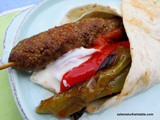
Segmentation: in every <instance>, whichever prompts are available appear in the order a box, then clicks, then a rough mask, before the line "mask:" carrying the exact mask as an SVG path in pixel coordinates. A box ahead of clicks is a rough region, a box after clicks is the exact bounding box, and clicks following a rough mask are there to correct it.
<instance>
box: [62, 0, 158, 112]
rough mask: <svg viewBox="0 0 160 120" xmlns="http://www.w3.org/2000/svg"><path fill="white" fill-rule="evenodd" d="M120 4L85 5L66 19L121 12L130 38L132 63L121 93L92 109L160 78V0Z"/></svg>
mask: <svg viewBox="0 0 160 120" xmlns="http://www.w3.org/2000/svg"><path fill="white" fill-rule="evenodd" d="M117 8H119V9H117V10H115V9H112V8H111V7H109V6H102V5H96V7H95V5H86V6H81V7H78V8H74V9H72V10H71V11H69V12H68V13H67V15H66V16H65V18H64V19H63V21H62V24H64V23H68V22H73V21H76V20H79V19H83V17H84V16H85V17H103V18H105V17H110V16H111V15H116V16H121V17H122V18H123V23H124V27H125V30H126V33H127V35H128V38H129V42H130V51H131V57H132V64H131V68H130V71H129V74H128V76H127V78H126V80H125V84H124V86H123V89H122V91H121V93H119V94H117V95H115V96H113V97H111V98H103V99H99V100H96V101H94V102H92V103H90V104H89V105H88V107H87V112H89V113H95V112H99V111H101V110H103V109H106V108H110V107H112V106H114V105H117V104H119V103H121V102H122V101H124V100H125V99H127V98H129V97H131V96H133V95H134V94H136V93H138V92H139V91H141V90H143V89H148V88H149V87H151V86H153V85H155V84H157V83H159V82H160V62H159V61H160V2H157V1H156V0H123V3H122V7H117ZM118 11H121V12H118ZM94 13H96V14H94ZM101 13H102V14H101ZM104 13H105V14H104ZM85 14H87V15H85Z"/></svg>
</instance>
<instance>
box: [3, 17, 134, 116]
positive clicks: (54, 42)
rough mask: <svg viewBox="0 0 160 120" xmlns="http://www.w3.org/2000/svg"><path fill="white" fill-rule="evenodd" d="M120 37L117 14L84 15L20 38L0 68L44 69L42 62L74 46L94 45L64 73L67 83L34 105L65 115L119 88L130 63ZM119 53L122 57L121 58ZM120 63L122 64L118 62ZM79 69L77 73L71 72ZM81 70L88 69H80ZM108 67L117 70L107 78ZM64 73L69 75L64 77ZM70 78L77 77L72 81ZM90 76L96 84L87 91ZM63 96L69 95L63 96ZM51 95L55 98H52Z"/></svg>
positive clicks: (120, 25)
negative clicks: (74, 20)
mask: <svg viewBox="0 0 160 120" xmlns="http://www.w3.org/2000/svg"><path fill="white" fill-rule="evenodd" d="M123 40H127V37H126V34H125V30H124V28H123V24H122V19H121V18H119V17H112V18H109V19H103V18H86V19H83V20H80V21H77V22H74V23H68V24H65V25H62V26H59V27H54V28H52V29H49V30H48V31H45V32H42V33H40V34H38V35H35V36H33V37H30V38H27V39H25V40H22V41H21V42H19V43H18V44H17V45H16V46H15V47H14V48H13V49H12V51H11V53H10V56H9V63H8V64H7V65H4V66H2V67H1V68H4V67H9V66H14V67H15V68H17V69H21V70H25V71H33V70H34V71H36V70H41V69H44V68H45V66H47V65H48V64H50V63H51V62H54V61H56V60H58V59H59V58H60V57H61V56H63V55H64V54H66V53H67V52H69V51H70V50H73V49H75V48H79V47H84V48H87V49H90V48H92V47H94V48H95V49H97V50H98V52H95V53H94V54H93V55H92V57H91V58H90V59H88V60H87V61H86V62H84V63H82V64H81V65H80V66H79V67H77V68H76V67H75V68H73V69H72V70H71V71H69V72H68V73H67V74H68V75H67V74H66V78H64V79H65V81H66V82H67V84H69V86H65V84H64V81H61V83H60V86H61V92H59V93H58V94H57V95H56V96H54V97H53V98H50V100H49V101H50V102H47V101H44V102H42V103H41V105H40V106H39V107H38V108H37V113H48V112H51V113H53V114H54V115H57V116H58V117H63V118H64V117H69V116H70V115H72V114H74V113H76V112H78V111H80V110H81V109H83V108H84V107H86V106H87V104H88V103H89V102H92V101H93V100H96V99H99V98H102V97H104V96H107V95H112V94H113V93H118V92H120V91H121V89H122V87H123V84H124V80H125V78H126V76H127V74H128V71H129V68H130V67H129V66H130V65H129V64H130V63H131V59H130V53H129V43H128V42H127V41H126V42H121V41H123ZM122 56H126V57H124V58H123V57H122ZM106 61H107V62H106ZM121 61H122V62H121ZM120 64H124V65H121V66H120ZM111 66H112V67H111ZM83 67H84V68H83ZM75 69H76V70H75ZM80 69H81V71H82V73H81V74H77V73H75V71H80ZM118 69H120V70H118ZM85 70H86V71H87V72H88V73H87V72H86V73H84V71H85ZM108 70H109V71H111V72H113V71H115V70H118V71H117V72H115V73H114V74H113V75H112V77H111V78H110V77H109V76H110V75H109V76H107V75H105V74H107V72H108ZM72 72H73V73H72ZM70 74H71V75H70ZM73 74H74V75H75V76H73ZM68 76H69V77H71V78H70V79H68V78H67V77H68ZM80 76H81V77H80ZM98 76H103V77H104V78H105V77H106V78H107V79H106V80H105V81H108V82H105V81H104V80H103V79H98ZM72 77H73V78H72ZM78 78H80V79H78ZM64 79H63V80H64ZM73 79H77V80H75V82H73ZM93 79H94V81H95V83H96V82H97V84H93V85H91V86H92V87H93V90H94V92H90V90H89V89H88V88H89V87H88V85H89V83H93ZM102 81H103V82H102ZM111 84H112V86H111ZM112 87H114V89H113V88H112ZM100 88H104V89H100ZM106 88H107V89H106ZM96 89H97V90H96ZM60 96H63V97H60ZM67 96H71V97H70V98H67ZM87 96H89V97H87ZM53 99H56V101H55V100H53ZM51 101H52V102H51ZM75 101H78V102H75ZM61 102H62V103H61ZM46 103H47V104H46ZM63 103H65V104H63ZM51 104H52V105H51ZM53 104H55V107H53V108H50V107H51V106H53ZM71 104H72V105H73V106H74V107H73V108H71V109H69V108H68V107H69V105H71ZM45 105H48V106H45ZM49 106H50V107H49ZM62 108H64V109H62ZM48 109H51V111H48ZM58 109H59V110H58Z"/></svg>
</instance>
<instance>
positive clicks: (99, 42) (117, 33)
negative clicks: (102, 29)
mask: <svg viewBox="0 0 160 120" xmlns="http://www.w3.org/2000/svg"><path fill="white" fill-rule="evenodd" d="M122 35H123V32H122V30H121V29H116V30H114V31H112V32H109V33H107V34H106V35H101V34H99V35H98V37H97V39H95V40H94V41H93V45H94V46H98V47H100V46H103V45H104V44H111V43H114V42H117V41H119V40H120V38H121V37H122Z"/></svg>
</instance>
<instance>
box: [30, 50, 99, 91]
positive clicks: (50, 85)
mask: <svg viewBox="0 0 160 120" xmlns="http://www.w3.org/2000/svg"><path fill="white" fill-rule="evenodd" d="M96 51H97V50H96V49H86V48H83V47H81V48H76V49H74V50H71V51H69V52H68V53H66V54H64V55H63V56H62V57H61V58H59V59H58V60H56V61H55V62H52V63H50V64H49V65H47V66H46V68H45V69H44V70H40V71H34V72H33V74H32V76H31V77H30V80H31V81H33V82H34V83H37V84H39V85H41V86H43V87H44V88H46V89H49V90H51V91H56V92H59V91H60V81H61V79H62V77H63V75H64V74H65V73H66V72H68V71H70V70H72V69H73V68H74V67H78V66H79V65H80V64H82V63H83V62H85V61H87V60H88V59H89V58H90V57H91V54H93V53H94V52H96Z"/></svg>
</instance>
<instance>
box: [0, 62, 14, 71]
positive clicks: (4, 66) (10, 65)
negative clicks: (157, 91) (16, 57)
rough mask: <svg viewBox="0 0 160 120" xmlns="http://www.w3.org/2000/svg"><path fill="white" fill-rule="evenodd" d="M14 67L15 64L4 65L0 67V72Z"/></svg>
mask: <svg viewBox="0 0 160 120" xmlns="http://www.w3.org/2000/svg"><path fill="white" fill-rule="evenodd" d="M15 65H16V63H15V62H9V63H7V64H4V65H2V66H0V70H3V69H5V68H8V67H13V66H15Z"/></svg>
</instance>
